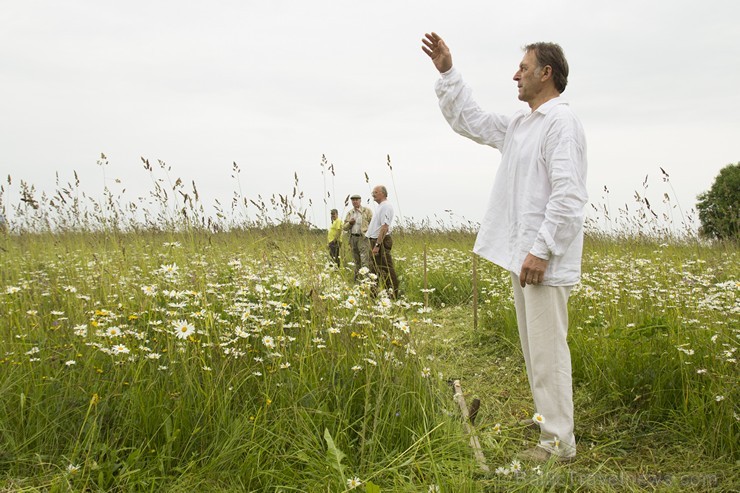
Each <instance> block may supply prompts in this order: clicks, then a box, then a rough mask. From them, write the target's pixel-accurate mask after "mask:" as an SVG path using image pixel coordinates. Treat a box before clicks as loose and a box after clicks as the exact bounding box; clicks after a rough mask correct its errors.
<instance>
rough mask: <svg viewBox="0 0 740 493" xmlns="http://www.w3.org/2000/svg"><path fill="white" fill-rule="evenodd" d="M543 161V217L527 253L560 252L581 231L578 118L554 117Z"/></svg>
mask: <svg viewBox="0 0 740 493" xmlns="http://www.w3.org/2000/svg"><path fill="white" fill-rule="evenodd" d="M544 152H545V162H546V164H547V170H548V175H549V179H550V185H551V194H550V199H549V200H548V202H547V206H546V209H545V219H544V221H543V222H542V225H541V226H540V229H539V230H538V232H537V239H536V240H535V243H534V245H533V247H532V250H531V252H530V253H532V255H534V256H536V257H539V258H542V259H545V260H549V259H550V256H551V255H563V254H564V253H565V251H566V250H567V249H568V247H569V246H570V244H571V243H572V242H573V240H574V239H575V238H576V237H577V236H578V235H579V234H581V231H582V228H583V221H584V217H585V206H586V203H587V201H588V191H587V189H586V167H587V164H586V141H585V137H584V136H583V131H582V129H581V128H580V124H579V123H578V122H577V120H569V119H557V120H556V121H555V122H554V123H553V125H551V126H550V128H549V129H548V134H547V138H546V141H545V149H544Z"/></svg>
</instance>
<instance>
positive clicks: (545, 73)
mask: <svg viewBox="0 0 740 493" xmlns="http://www.w3.org/2000/svg"><path fill="white" fill-rule="evenodd" d="M551 78H552V67H551V66H549V65H545V66H544V67H542V71H541V72H540V80H541V81H542V82H545V81H546V80H547V79H551Z"/></svg>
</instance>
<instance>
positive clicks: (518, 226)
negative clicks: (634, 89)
mask: <svg viewBox="0 0 740 493" xmlns="http://www.w3.org/2000/svg"><path fill="white" fill-rule="evenodd" d="M422 42H423V44H424V46H422V50H423V51H424V52H425V53H426V54H427V55H428V56H429V57H430V58H431V59H432V62H433V63H434V66H435V67H436V68H437V70H439V72H440V74H441V78H440V79H439V80H438V81H437V84H436V92H437V96H438V98H439V105H440V108H441V109H442V113H443V114H444V116H445V118H446V119H447V122H448V123H449V124H450V126H451V127H452V128H453V130H455V132H457V133H459V134H461V135H463V136H465V137H468V138H469V139H472V140H473V141H475V142H477V143H479V144H485V145H489V146H491V147H494V148H496V149H499V150H500V151H501V153H502V158H501V166H500V167H499V169H498V172H497V174H496V179H495V182H494V185H493V190H492V191H491V196H490V198H489V201H488V207H487V209H486V212H485V215H484V218H483V221H482V222H481V227H480V231H479V232H478V237H477V239H476V242H475V247H474V251H475V253H477V254H478V255H480V256H481V257H483V258H486V259H488V260H490V261H491V262H494V263H495V264H497V265H499V266H501V267H503V268H505V269H507V270H509V271H510V272H511V278H512V285H513V289H514V304H515V307H516V315H517V325H518V327H519V337H520V339H521V344H522V352H523V353H524V361H525V364H526V368H527V375H528V378H529V386H530V389H531V391H532V396H533V398H534V406H535V418H536V419H534V418H533V419H534V420H535V421H536V422H537V423H538V424H539V425H540V438H539V444H538V445H537V447H534V448H532V449H529V450H526V451H525V452H524V453H523V454H521V456H520V458H522V459H529V460H548V459H549V458H550V457H553V456H554V457H556V458H558V459H561V460H570V459H572V458H574V457H575V454H576V443H575V436H574V434H573V391H572V377H571V363H570V350H569V348H568V343H567V341H566V336H567V334H568V296H569V294H570V290H571V288H572V287H573V285H575V284H576V283H577V282H578V281H579V280H580V273H581V252H582V249H583V220H584V207H585V205H586V202H587V199H588V196H587V192H586V139H585V136H584V132H583V128H582V126H581V123H580V122H579V120H578V119H577V118H576V116H575V115H574V114H573V112H572V110H571V109H570V106H569V105H568V103H567V101H565V100H564V99H563V98H562V97H561V96H560V94H561V93H562V92H563V91H564V90H565V86H566V85H567V82H568V62H567V61H566V59H565V56H564V55H563V51H562V49H561V48H560V46H558V45H557V44H554V43H535V44H531V45H528V46H526V47H525V49H524V51H525V53H524V58H523V59H522V61H521V63H520V64H519V68H518V70H517V71H516V73H515V74H514V80H515V81H516V83H517V88H518V91H519V99H520V100H521V101H524V102H525V103H527V104H528V105H529V110H528V111H527V110H521V111H519V112H517V113H515V114H514V115H513V116H506V115H500V114H496V113H488V112H486V111H484V110H482V109H481V108H480V107H479V106H478V105H477V104H476V102H475V101H474V100H473V97H472V92H471V89H470V88H469V87H468V86H467V85H466V84H465V82H464V81H463V79H462V76H461V75H460V72H458V71H457V69H456V68H454V67H453V66H452V56H451V55H450V50H449V48H448V47H447V45H446V44H445V42H444V41H443V40H442V38H440V37H439V36H438V35H437V34H436V33H431V34H426V35H425V38H424V39H422Z"/></svg>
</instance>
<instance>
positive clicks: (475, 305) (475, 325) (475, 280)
mask: <svg viewBox="0 0 740 493" xmlns="http://www.w3.org/2000/svg"><path fill="white" fill-rule="evenodd" d="M473 330H478V256H477V255H476V254H473Z"/></svg>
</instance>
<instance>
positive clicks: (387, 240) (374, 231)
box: [367, 185, 398, 299]
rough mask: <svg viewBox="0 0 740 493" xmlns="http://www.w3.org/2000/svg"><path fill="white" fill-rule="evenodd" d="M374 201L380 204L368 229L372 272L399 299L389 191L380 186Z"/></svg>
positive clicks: (374, 191) (375, 192) (375, 193)
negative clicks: (394, 264)
mask: <svg viewBox="0 0 740 493" xmlns="http://www.w3.org/2000/svg"><path fill="white" fill-rule="evenodd" d="M372 195H373V200H375V202H377V203H378V208H377V209H376V210H375V214H373V218H372V220H371V221H370V225H369V226H368V228H367V237H368V239H369V241H370V246H371V247H372V254H373V260H372V261H371V262H370V265H371V266H372V268H371V270H372V271H373V272H374V273H375V274H376V275H377V276H378V282H380V280H381V279H382V280H383V284H384V285H385V288H386V289H390V290H391V294H392V295H393V297H394V298H396V299H397V298H398V277H397V276H396V269H395V268H394V267H393V257H392V256H391V249H392V248H393V239H392V238H391V232H392V231H393V214H394V213H393V206H392V205H391V203H390V202H388V189H386V188H385V187H384V186H383V185H378V186H376V187H375V188H373V191H372Z"/></svg>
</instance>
